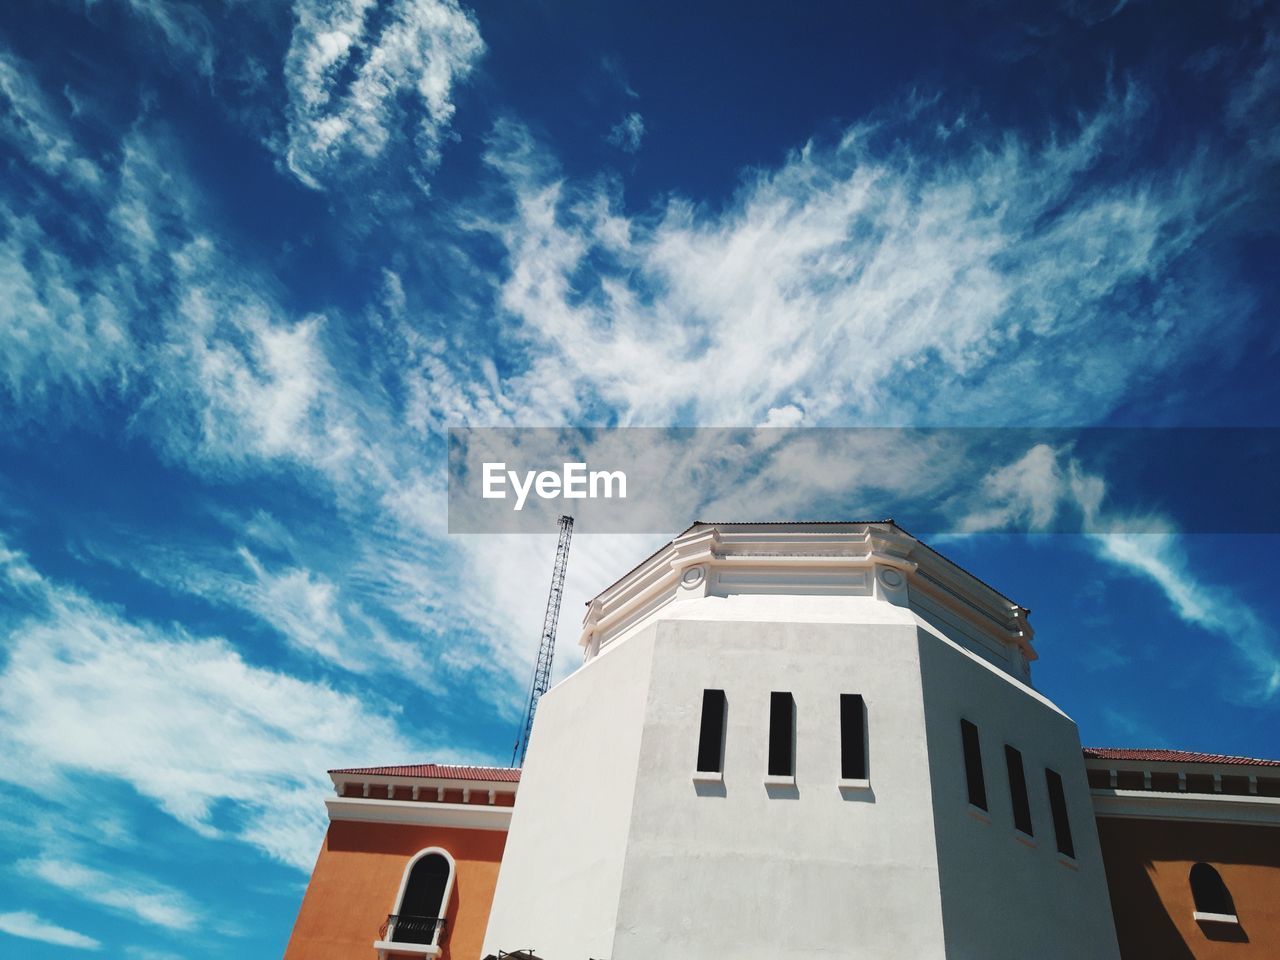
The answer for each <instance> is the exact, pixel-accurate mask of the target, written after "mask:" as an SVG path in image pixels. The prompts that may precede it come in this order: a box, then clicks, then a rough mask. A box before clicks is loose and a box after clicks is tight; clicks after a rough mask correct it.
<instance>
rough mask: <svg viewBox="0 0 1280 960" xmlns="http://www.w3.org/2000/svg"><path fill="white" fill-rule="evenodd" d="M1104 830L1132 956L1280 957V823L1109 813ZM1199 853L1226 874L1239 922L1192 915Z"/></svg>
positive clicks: (1171, 959) (1121, 928)
mask: <svg viewBox="0 0 1280 960" xmlns="http://www.w3.org/2000/svg"><path fill="white" fill-rule="evenodd" d="M1098 834H1099V837H1100V839H1101V840H1102V859H1103V862H1104V864H1105V865H1106V871H1107V883H1108V885H1109V886H1110V889H1111V904H1112V907H1113V909H1114V911H1115V920H1116V934H1117V936H1118V937H1119V940H1120V955H1121V956H1122V957H1123V958H1125V960H1148V958H1151V957H1159V958H1161V960H1219V958H1234V960H1253V958H1258V960H1262V958H1267V960H1274V958H1276V957H1280V828H1277V827H1267V826H1250V825H1245V824H1215V823H1189V822H1178V821H1162V820H1131V819H1127V818H1109V817H1102V818H1099V820H1098ZM1198 861H1203V862H1205V863H1209V864H1212V865H1213V866H1214V867H1215V868H1216V869H1217V871H1218V872H1219V874H1221V876H1222V879H1223V881H1224V882H1225V883H1226V885H1227V888H1228V889H1229V890H1230V891H1231V896H1232V897H1233V898H1234V900H1235V905H1236V913H1237V915H1238V916H1239V918H1240V926H1239V927H1231V926H1224V925H1217V924H1213V925H1210V924H1203V925H1202V924H1200V923H1197V922H1196V921H1195V920H1194V919H1192V916H1191V915H1192V912H1193V911H1194V909H1195V907H1194V904H1193V901H1192V898H1191V885H1190V882H1189V880H1188V875H1189V874H1190V871H1191V866H1192V865H1193V864H1195V863H1196V862H1198Z"/></svg>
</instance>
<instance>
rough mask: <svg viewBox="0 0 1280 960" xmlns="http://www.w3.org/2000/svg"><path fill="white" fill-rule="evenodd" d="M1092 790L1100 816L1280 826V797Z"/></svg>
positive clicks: (1096, 810)
mask: <svg viewBox="0 0 1280 960" xmlns="http://www.w3.org/2000/svg"><path fill="white" fill-rule="evenodd" d="M1091 793H1092V794H1093V812H1094V814H1095V815H1097V816H1099V817H1129V818H1135V819H1141V820H1198V821H1202V822H1206V823H1252V824H1256V825H1259V826H1273V827H1280V797H1254V796H1237V795H1234V794H1224V793H1163V792H1159V791H1155V790H1109V789H1104V788H1095V789H1094V790H1092V791H1091Z"/></svg>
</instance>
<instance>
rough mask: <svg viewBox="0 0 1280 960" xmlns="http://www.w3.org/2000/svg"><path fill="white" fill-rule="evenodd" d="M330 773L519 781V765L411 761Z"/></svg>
mask: <svg viewBox="0 0 1280 960" xmlns="http://www.w3.org/2000/svg"><path fill="white" fill-rule="evenodd" d="M329 772H330V773H350V774H364V775H366V776H370V777H438V778H441V779H446V780H485V781H488V782H489V783H519V782H520V768H519V767H456V766H451V765H449V764H444V763H413V764H406V765H404V766H398V767H347V768H345V769H342V770H330V771H329Z"/></svg>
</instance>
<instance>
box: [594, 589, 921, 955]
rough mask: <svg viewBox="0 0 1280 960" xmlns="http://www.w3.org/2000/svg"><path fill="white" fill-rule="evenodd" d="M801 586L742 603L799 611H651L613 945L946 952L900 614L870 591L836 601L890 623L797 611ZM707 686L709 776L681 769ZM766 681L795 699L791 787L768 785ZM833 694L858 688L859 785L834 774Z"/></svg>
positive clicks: (704, 950)
mask: <svg viewBox="0 0 1280 960" xmlns="http://www.w3.org/2000/svg"><path fill="white" fill-rule="evenodd" d="M797 601H798V598H787V599H786V600H785V602H784V600H783V599H782V598H779V599H778V600H777V601H776V602H774V603H772V604H764V603H762V602H760V601H759V600H758V599H757V600H753V602H752V603H750V604H744V605H743V606H744V607H750V608H752V610H753V615H755V616H763V615H765V614H766V612H772V613H773V614H774V615H776V616H787V615H790V616H794V617H797V618H799V619H800V622H786V621H785V620H784V621H781V622H759V621H757V622H752V621H733V620H729V621H716V620H706V619H696V620H695V619H687V620H672V621H668V622H665V623H660V624H659V625H658V630H657V638H656V643H655V646H654V653H653V671H652V688H651V691H650V696H649V702H648V706H647V709H646V712H645V731H644V739H643V742H642V745H641V753H640V761H641V769H642V773H641V776H640V778H639V779H638V780H637V782H636V796H635V802H634V805H633V808H632V818H631V830H630V838H629V841H628V845H627V861H626V870H625V873H624V877H623V887H622V897H621V900H620V903H619V916H618V934H617V939H616V941H615V944H614V950H613V953H612V954H611V955H610V957H611V960H640V958H647V957H655V956H661V957H664V958H689V960H694V958H706V957H713V956H725V955H727V956H733V957H741V958H760V960H764V958H766V957H767V958H781V957H793V958H796V960H799V958H806V957H807V958H811V957H815V956H829V957H835V956H839V957H882V958H900V957H912V958H928V957H942V956H943V952H942V917H941V906H940V902H939V895H938V877H937V871H936V864H935V862H934V859H935V848H934V842H933V825H932V808H931V805H930V801H929V791H928V788H927V777H928V760H927V756H926V751H925V743H924V729H923V725H924V714H923V707H922V701H921V693H920V682H919V667H918V664H917V650H918V648H917V645H916V643H915V624H914V621H913V620H912V618H911V616H910V614H909V613H907V612H906V611H903V610H898V609H897V608H893V607H890V606H888V605H885V604H878V603H876V601H873V600H869V599H868V600H865V601H861V602H846V605H845V606H846V614H848V613H849V612H851V611H852V610H855V609H862V610H863V611H864V613H872V612H874V613H875V614H876V616H877V618H879V619H888V620H896V621H897V622H896V623H894V622H887V623H886V622H882V623H876V624H856V625H851V624H848V623H819V622H803V619H802V618H803V616H804V611H805V610H806V609H812V607H811V605H809V604H805V603H803V602H797ZM700 602H702V603H705V602H704V601H700ZM871 605H874V606H871ZM732 606H733V605H732V604H731V603H730V604H722V605H721V606H720V607H719V612H721V613H728V612H729V610H730V609H731V608H732ZM819 606H826V607H828V609H829V604H822V605H819ZM765 607H772V608H773V609H772V611H766V610H765V609H764V608H765ZM788 611H789V613H788ZM703 612H704V613H705V612H706V608H705V607H704V610H703ZM708 687H716V688H722V689H724V690H725V694H726V698H727V701H728V735H727V739H726V749H725V771H724V789H723V790H722V791H715V790H710V789H708V788H706V787H703V788H697V787H696V786H695V784H694V783H693V782H692V779H691V773H692V771H693V768H694V763H695V756H696V752H697V737H698V723H699V710H700V705H701V699H702V691H703V689H704V688H708ZM773 690H779V691H788V692H790V693H792V694H793V696H794V697H795V703H796V788H795V790H794V791H790V790H785V789H784V790H776V789H775V790H772V791H770V790H767V789H766V787H765V785H764V776H765V771H766V763H767V750H768V723H769V694H770V692H771V691H773ZM841 693H861V694H862V695H863V696H864V697H865V698H866V705H867V712H868V715H869V727H868V740H869V753H868V760H869V774H870V780H871V785H872V789H871V790H870V791H866V792H862V791H856V792H854V791H850V792H849V793H848V794H847V795H846V794H842V793H841V791H840V790H839V789H838V787H837V782H838V779H839V777H840V736H839V734H840V727H839V717H840V713H839V695H840V694H841Z"/></svg>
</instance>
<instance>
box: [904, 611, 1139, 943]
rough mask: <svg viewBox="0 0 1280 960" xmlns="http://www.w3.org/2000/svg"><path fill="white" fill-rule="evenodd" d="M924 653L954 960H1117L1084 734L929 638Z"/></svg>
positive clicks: (934, 636)
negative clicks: (972, 759)
mask: <svg viewBox="0 0 1280 960" xmlns="http://www.w3.org/2000/svg"><path fill="white" fill-rule="evenodd" d="M919 642H920V665H921V677H922V681H923V691H924V704H925V717H926V727H927V731H928V744H929V778H930V782H931V784H932V790H933V804H934V818H933V819H934V825H935V828H936V835H937V856H938V871H939V877H940V881H941V894H942V913H943V920H944V926H945V930H946V943H947V957H948V960H1024V958H1026V957H1036V958H1038V960H1079V958H1084V957H1087V958H1089V960H1112V958H1116V957H1118V956H1119V951H1118V948H1117V945H1116V937H1115V928H1114V925H1113V923H1112V919H1111V902H1110V897H1109V894H1108V891H1107V882H1106V876H1105V874H1104V872H1103V866H1102V854H1101V851H1100V849H1099V844H1098V831H1097V825H1096V822H1095V820H1094V817H1093V806H1092V803H1091V800H1090V796H1089V790H1088V785H1087V781H1086V778H1085V770H1084V759H1083V756H1082V754H1081V751H1080V738H1079V734H1078V732H1077V730H1076V725H1075V723H1074V722H1072V720H1071V719H1070V718H1069V717H1067V716H1065V715H1064V714H1063V713H1062V712H1061V711H1060V710H1059V709H1058V708H1057V707H1056V706H1054V705H1053V704H1052V703H1051V702H1050V701H1049V700H1048V699H1046V698H1045V697H1043V696H1042V695H1040V694H1039V693H1036V692H1035V691H1032V690H1030V689H1028V688H1027V687H1025V686H1023V685H1021V684H1019V683H1017V682H1016V681H1015V680H1013V679H1012V678H1011V677H1009V676H1008V675H1007V674H1006V673H1003V672H1002V671H1000V670H998V669H995V668H993V667H992V666H991V665H989V664H987V663H986V662H984V661H983V660H981V659H979V658H978V656H976V655H975V654H974V653H972V652H970V651H968V650H964V649H961V648H960V647H959V646H957V645H956V644H954V643H952V642H951V641H949V640H947V639H945V638H944V637H942V635H941V634H939V633H937V632H936V631H934V630H933V629H931V628H929V627H928V626H922V627H921V629H920V633H919ZM961 718H964V719H967V720H969V721H971V722H972V723H975V724H976V725H977V727H978V732H979V737H980V741H981V745H982V761H983V769H984V775H985V781H986V790H987V807H988V811H989V814H988V816H987V817H986V818H983V817H982V816H980V815H975V812H974V811H972V810H971V808H970V807H969V803H968V792H967V788H966V779H965V770H964V751H963V748H962V745H961V735H960V720H961ZM1006 743H1007V744H1009V745H1011V746H1013V747H1015V748H1017V749H1018V750H1019V751H1021V753H1022V762H1023V768H1024V772H1025V778H1026V782H1027V792H1028V795H1029V798H1030V806H1031V820H1032V829H1033V831H1034V840H1033V842H1032V843H1033V845H1030V844H1028V842H1027V841H1026V839H1025V838H1019V836H1018V834H1017V832H1016V831H1015V829H1014V826H1013V805H1012V800H1011V799H1010V793H1009V777H1008V773H1007V768H1006V763H1005V756H1004V747H1005V744H1006ZM1046 767H1050V768H1052V769H1054V770H1056V771H1057V772H1058V774H1059V775H1060V776H1061V777H1062V784H1063V789H1064V792H1065V794H1066V801H1067V813H1068V817H1069V819H1070V821H1071V835H1072V841H1073V845H1074V847H1075V859H1074V861H1073V862H1072V861H1067V860H1066V859H1065V858H1063V857H1061V856H1059V854H1058V852H1057V846H1056V843H1055V839H1054V831H1053V820H1052V817H1051V814H1050V810H1049V796H1048V788H1047V787H1046V784H1045V775H1044V771H1045V768H1046Z"/></svg>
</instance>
